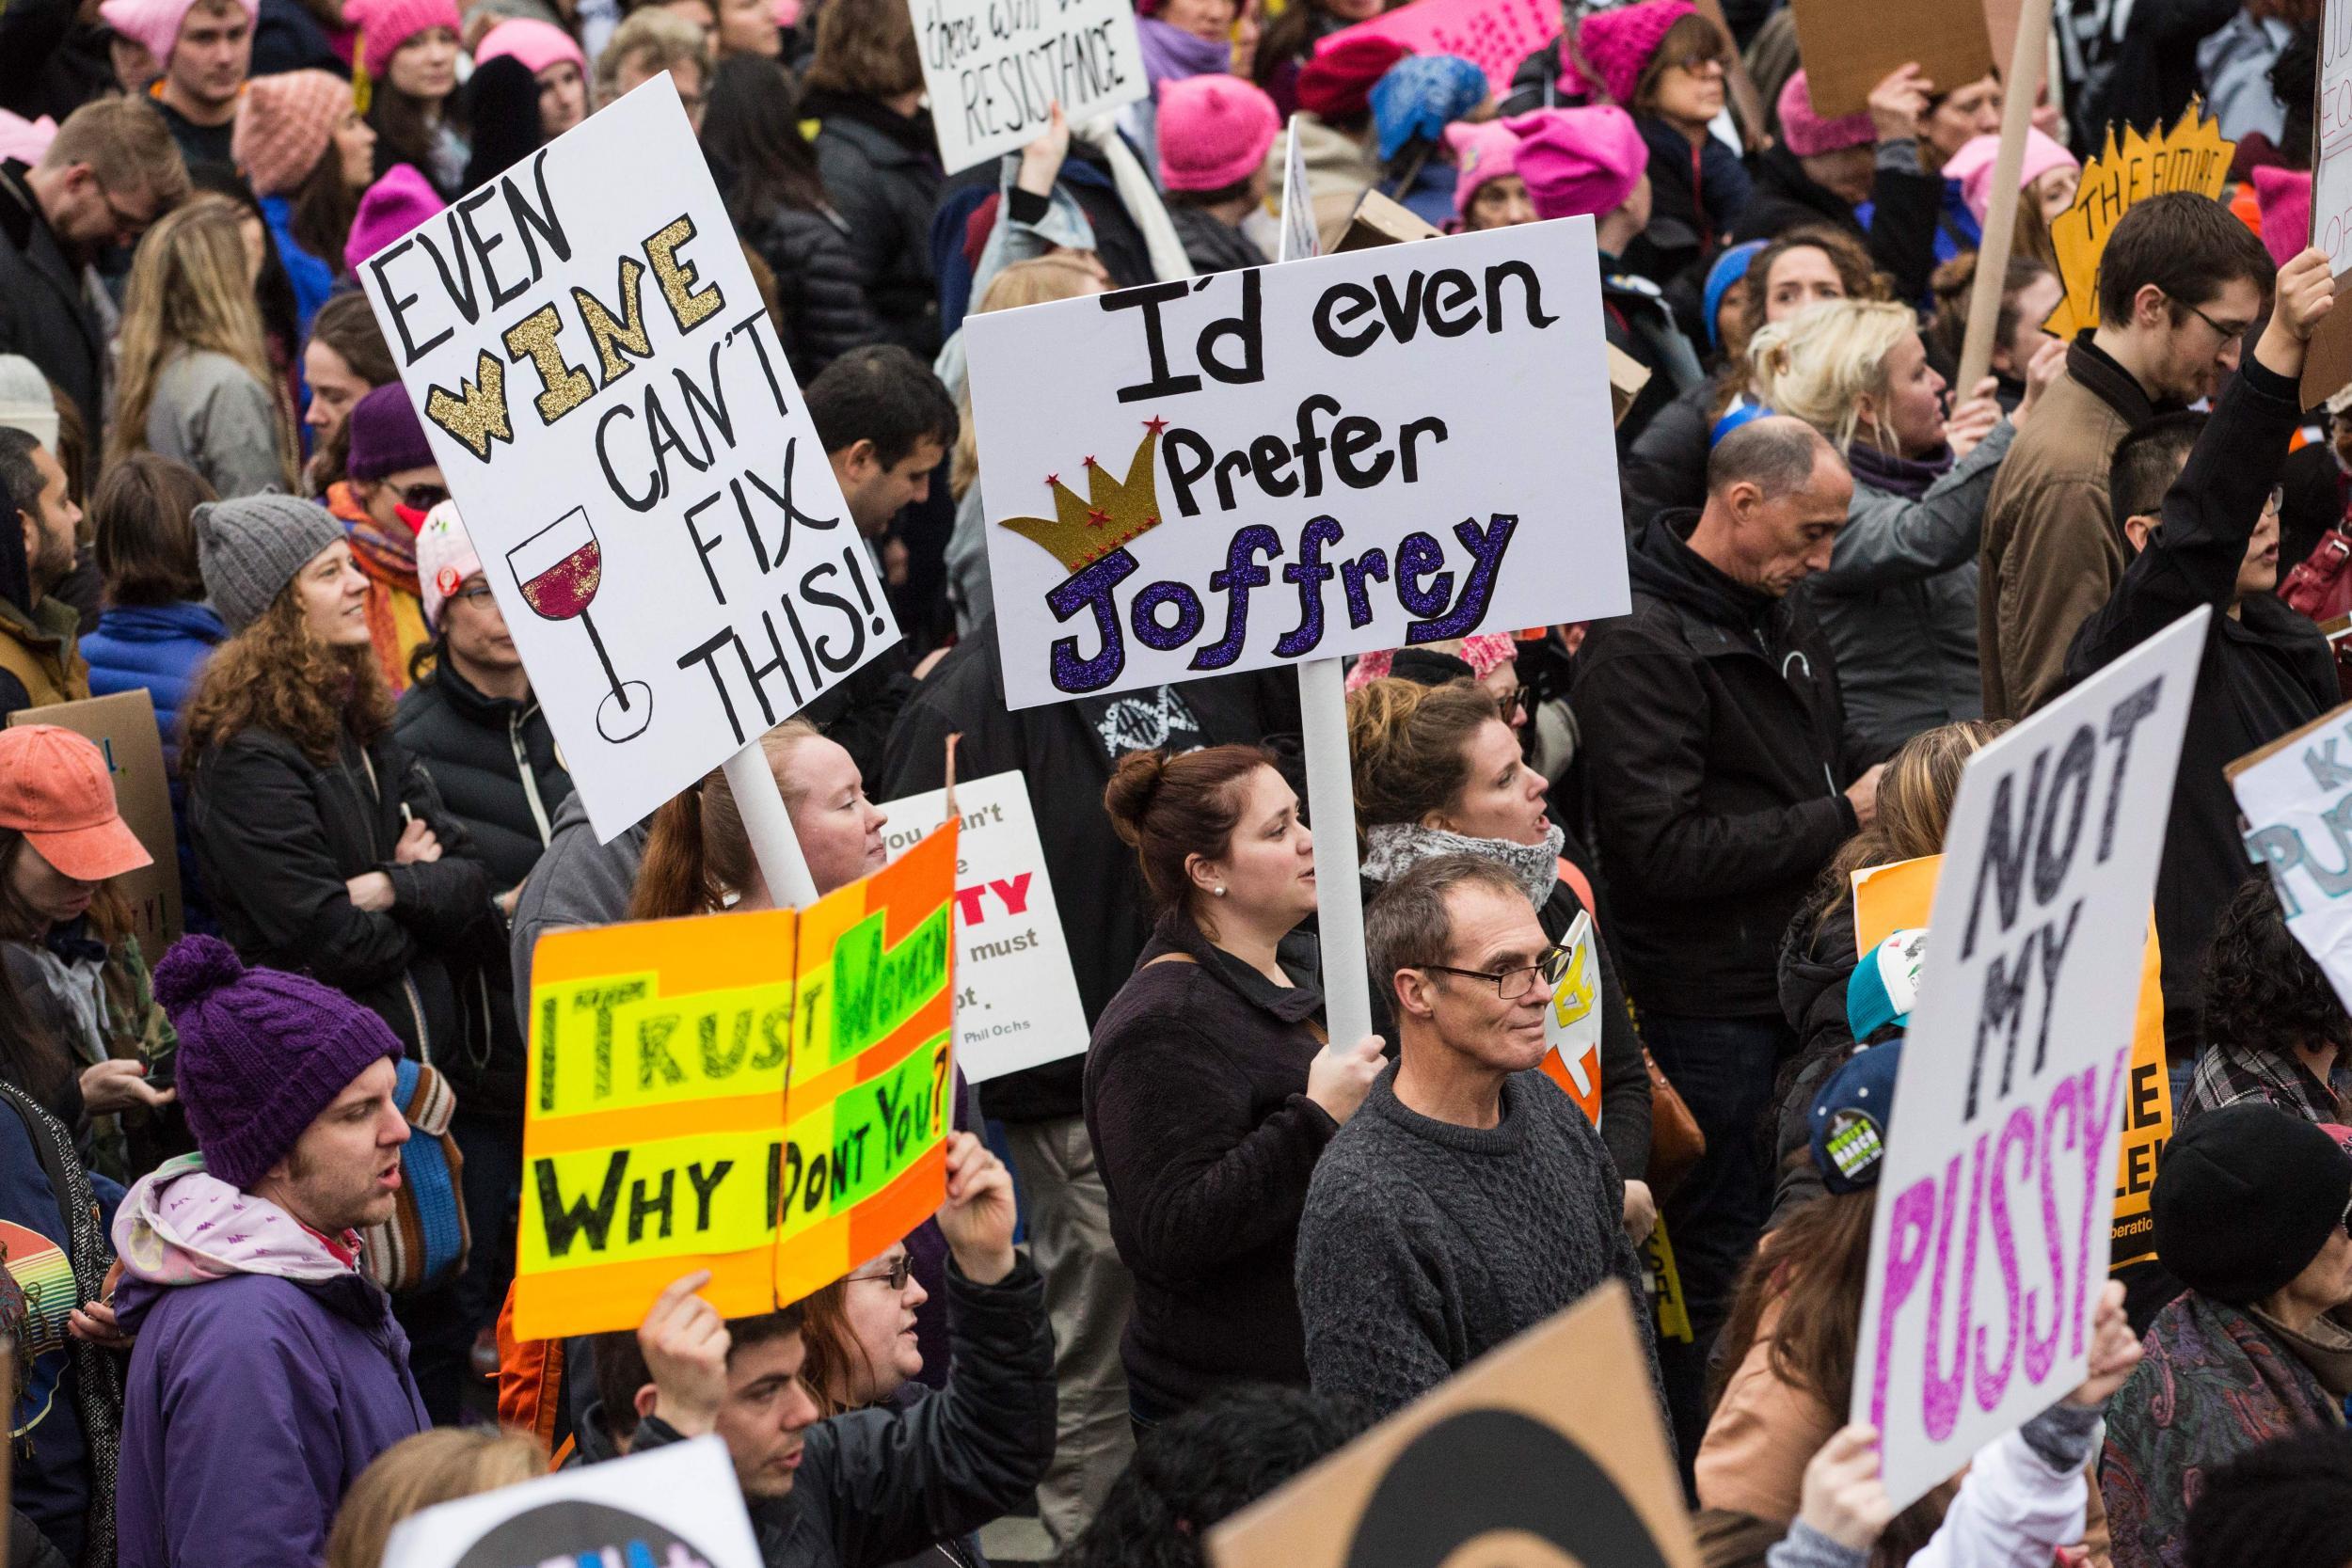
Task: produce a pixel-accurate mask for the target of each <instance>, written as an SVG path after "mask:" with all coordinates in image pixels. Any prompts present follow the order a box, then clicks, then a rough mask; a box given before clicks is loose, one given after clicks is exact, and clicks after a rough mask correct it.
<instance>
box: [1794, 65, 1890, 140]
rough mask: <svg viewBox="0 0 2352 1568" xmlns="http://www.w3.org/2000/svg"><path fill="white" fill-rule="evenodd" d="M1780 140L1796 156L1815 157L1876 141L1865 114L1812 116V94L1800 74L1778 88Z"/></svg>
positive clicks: (1875, 134) (1875, 129) (1874, 132)
mask: <svg viewBox="0 0 2352 1568" xmlns="http://www.w3.org/2000/svg"><path fill="white" fill-rule="evenodd" d="M1780 139H1781V143H1782V145H1784V146H1785V147H1787V148H1788V150H1789V151H1791V152H1793V153H1795V154H1796V155H1797V156H1798V157H1800V158H1818V157H1820V155H1821V154H1822V153H1824V152H1836V151H1837V150H1840V149H1842V148H1848V147H1867V146H1869V145H1870V144H1871V143H1872V142H1874V141H1876V140H1878V127H1877V126H1875V125H1873V124H1871V123H1870V117H1869V116H1868V115H1867V114H1859V115H1841V116H1840V117H1838V118H1837V119H1822V118H1821V117H1820V115H1817V114H1815V113H1814V112H1813V91H1812V89H1811V88H1810V87H1806V86H1805V81H1804V71H1798V72H1797V73H1796V74H1795V75H1794V76H1791V77H1789V78H1788V85H1787V86H1785V87H1782V88H1781V89H1780Z"/></svg>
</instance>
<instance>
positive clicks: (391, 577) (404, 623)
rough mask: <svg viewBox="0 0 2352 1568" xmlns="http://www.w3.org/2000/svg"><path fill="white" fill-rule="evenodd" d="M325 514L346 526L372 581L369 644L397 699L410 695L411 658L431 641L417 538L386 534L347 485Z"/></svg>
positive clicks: (330, 495) (329, 499)
mask: <svg viewBox="0 0 2352 1568" xmlns="http://www.w3.org/2000/svg"><path fill="white" fill-rule="evenodd" d="M326 509H327V510H328V511H329V512H332V513H333V514H334V515H335V516H336V517H337V519H338V520H340V521H341V522H342V525H343V536H344V537H345V538H346V539H348V540H349V541H350V542H351V555H352V559H353V560H354V561H355V562H358V567H359V572H360V575H361V576H362V577H365V578H367V579H368V641H370V642H372V643H373V644H374V645H375V662H376V667H377V668H378V669H380V670H382V671H383V672H384V684H385V685H386V686H388V687H389V688H391V692H392V695H393V696H395V697H397V696H399V695H400V694H401V693H402V692H404V691H405V690H407V689H408V656H409V655H410V654H411V653H413V652H415V651H416V650H417V648H418V647H420V646H421V645H422V644H423V643H426V642H429V641H432V640H433V634H432V632H431V631H429V630H428V629H427V628H426V626H425V624H424V602H423V600H422V599H421V597H420V596H419V594H418V592H417V536H416V535H415V534H414V533H411V532H410V531H408V530H406V529H405V528H400V529H388V528H385V527H383V526H381V525H380V524H378V523H377V522H376V520H375V519H374V518H373V517H371V516H369V515H368V511H367V508H366V507H363V506H361V505H360V504H359V502H358V497H356V496H354V495H353V494H352V491H351V482H350V481H349V480H342V481H338V482H337V483H335V484H334V485H332V486H331V487H330V488H329V489H328V490H327V492H326Z"/></svg>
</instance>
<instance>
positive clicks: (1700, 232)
mask: <svg viewBox="0 0 2352 1568" xmlns="http://www.w3.org/2000/svg"><path fill="white" fill-rule="evenodd" d="M1633 124H1634V127H1635V129H1637V130H1639V131H1640V132H1641V133H1642V141H1643V143H1644V144H1645V146H1647V148H1648V149H1649V188H1650V220H1649V223H1648V224H1647V226H1645V228H1644V229H1643V230H1642V232H1641V233H1640V235H1638V236H1637V237H1636V238H1635V239H1634V241H1633V243H1632V244H1630V245H1627V246H1626V247H1625V257H1624V261H1625V265H1626V267H1627V269H1628V270H1629V271H1632V272H1636V273H1639V274H1641V275H1642V276H1643V277H1646V278H1648V279H1649V280H1650V281H1651V282H1653V283H1655V284H1657V285H1658V286H1659V287H1660V288H1661V289H1662V288H1664V287H1665V286H1666V285H1667V284H1669V283H1672V282H1673V281H1674V280H1675V279H1676V277H1678V276H1679V275H1680V274H1682V273H1684V272H1687V271H1689V270H1690V269H1691V268H1692V267H1695V266H1697V265H1699V264H1700V263H1702V262H1704V261H1708V260H1709V259H1710V258H1712V257H1713V256H1714V254H1715V252H1716V250H1717V249H1718V248H1720V247H1721V245H1723V239H1724V235H1725V234H1728V233H1730V232H1731V229H1732V226H1733V225H1734V224H1736V223H1738V222H1739V221H1740V214H1742V213H1744V212H1745V211H1746V210H1747V206H1748V202H1749V200H1750V199H1751V198H1753V196H1754V194H1755V183H1754V182H1753V181H1752V180H1751V179H1750V177H1749V175H1748V171H1747V168H1746V166H1743V165H1742V164H1741V163H1740V156H1739V154H1738V153H1736V152H1734V151H1732V150H1731V149H1730V148H1728V147H1725V146H1724V143H1723V140H1722V138H1721V137H1718V136H1715V135H1708V136H1706V137H1704V138H1703V139H1701V141H1700V142H1699V144H1698V145H1697V146H1695V147H1693V146H1692V145H1691V138H1690V137H1688V136H1686V135H1683V134H1682V133H1681V132H1679V131H1677V130H1676V129H1675V128H1674V127H1673V126H1671V125H1669V124H1667V123H1666V122H1665V121H1664V120H1662V119H1659V118H1658V117H1657V116H1655V115H1643V116H1641V117H1639V118H1637V119H1635V120H1634V122H1633Z"/></svg>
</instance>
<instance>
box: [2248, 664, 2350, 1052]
mask: <svg viewBox="0 0 2352 1568" xmlns="http://www.w3.org/2000/svg"><path fill="white" fill-rule="evenodd" d="M2230 786H2231V788H2232V789H2233V790H2234V791H2236V793H2237V803H2238V810H2240V811H2241V812H2243V813H2244V814H2245V816H2246V822H2247V832H2246V851H2247V854H2248V855H2249V857H2250V858H2251V859H2252V860H2253V861H2254V863H2256V864H2258V865H2260V866H2262V867H2263V868H2264V869H2265V870H2266V871H2268V872H2269V874H2270V884H2271V886H2273V887H2275V888H2277V889H2278V890H2279V907H2280V909H2282V910H2284V911H2286V917H2287V929H2288V930H2290V931H2292V932H2294V933H2295V940H2296V941H2297V942H2301V943H2302V944H2303V949H2304V951H2305V952H2307V953H2309V954H2311V956H2312V958H2314V959H2316V960H2317V961H2318V963H2319V967H2320V968H2321V969H2322V970H2323V971H2325V972H2326V974H2327V975H2328V984H2329V985H2331V986H2333V987H2335V988H2336V995H2337V997H2338V998H2340V999H2342V1000H2343V1001H2344V1006H2347V1007H2352V856H2347V855H2346V854H2345V852H2344V844H2345V843H2346V842H2347V839H2348V838H2352V804H2348V803H2347V802H2352V705H2346V706H2344V707H2340V708H2338V709H2336V710H2335V711H2334V712H2333V713H2330V714H2328V715H2327V716H2326V717H2325V718H2323V719H2320V720H2317V721H2314V722H2312V723H2310V724H2306V725H2305V726H2304V727H2303V728H2301V729H2299V730H2297V731H2296V732H2295V733H2294V734H2293V735H2290V736H2282V737H2281V738H2280V739H2279V740H2278V741H2276V742H2274V743H2272V744H2271V745H2269V746H2265V747H2264V748H2263V749H2262V750H2261V751H2259V752H2255V753H2254V755H2253V756H2251V757H2249V758H2246V759H2244V760H2242V761H2240V762H2238V763H2237V764H2235V765H2234V766H2233V768H2231V769H2230Z"/></svg>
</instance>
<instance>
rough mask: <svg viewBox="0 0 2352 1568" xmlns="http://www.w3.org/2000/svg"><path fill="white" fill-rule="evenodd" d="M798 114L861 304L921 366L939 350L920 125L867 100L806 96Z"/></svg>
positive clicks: (927, 174)
mask: <svg viewBox="0 0 2352 1568" xmlns="http://www.w3.org/2000/svg"><path fill="white" fill-rule="evenodd" d="M801 112H802V113H803V115H806V116H809V117H811V118H814V119H818V121H819V124H818V132H817V168H818V173H819V174H821V175H822V176H823V177H824V181H825V190H826V193H827V194H828V195H830V196H831V197H832V198H833V205H834V211H835V212H837V213H839V214H841V221H842V223H843V224H844V225H845V226H846V227H847V229H848V230H849V241H850V261H851V262H852V264H853V265H854V267H855V269H856V277H857V281H858V284H859V286H860V287H861V288H863V289H864V290H865V291H866V304H867V305H868V306H869V307H871V308H872V309H873V312H874V314H875V315H876V316H877V317H878V318H880V320H881V323H882V330H883V331H884V332H885V333H887V334H888V335H889V339H890V341H892V342H894V343H897V344H898V345H900V346H901V347H903V348H906V349H909V350H912V351H913V352H914V356H916V357H917V358H919V359H922V360H924V361H926V362H928V361H930V360H931V359H933V358H935V357H937V356H938V354H939V346H940V341H941V335H940V327H939V280H938V278H937V277H935V276H934V275H933V274H932V271H931V252H930V232H931V210H932V209H933V208H934V207H936V206H938V205H939V190H940V187H941V186H942V185H943V184H945V183H946V176H945V175H943V174H942V173H941V172H940V168H939V152H938V149H937V147H936V145H935V144H933V143H932V141H931V132H930V119H928V118H927V117H924V116H921V115H917V116H916V117H915V118H914V119H902V118H901V117H899V116H898V115H894V114H892V113H891V112H890V111H889V110H888V109H885V108H883V107H882V105H881V104H880V103H876V102H874V101H873V100H872V99H870V98H852V97H848V96H846V95H840V94H834V93H828V92H811V93H809V94H808V95H807V96H806V97H805V98H803V100H802V102H801Z"/></svg>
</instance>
